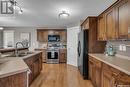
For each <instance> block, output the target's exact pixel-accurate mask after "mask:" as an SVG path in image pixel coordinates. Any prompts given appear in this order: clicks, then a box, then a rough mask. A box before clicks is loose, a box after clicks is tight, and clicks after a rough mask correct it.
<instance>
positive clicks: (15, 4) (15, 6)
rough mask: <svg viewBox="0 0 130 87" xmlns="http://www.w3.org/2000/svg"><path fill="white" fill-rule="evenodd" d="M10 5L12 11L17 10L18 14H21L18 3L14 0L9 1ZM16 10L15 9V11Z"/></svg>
mask: <svg viewBox="0 0 130 87" xmlns="http://www.w3.org/2000/svg"><path fill="white" fill-rule="evenodd" d="M9 1H10V3H11V7H12V8H13V9H14V10H18V13H19V14H22V13H23V10H22V8H21V7H20V6H19V4H18V2H17V1H16V0H9ZM16 8H17V9H16Z"/></svg>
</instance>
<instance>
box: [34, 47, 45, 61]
mask: <svg viewBox="0 0 130 87" xmlns="http://www.w3.org/2000/svg"><path fill="white" fill-rule="evenodd" d="M46 50H47V49H35V51H42V62H43V63H46V55H47V54H46Z"/></svg>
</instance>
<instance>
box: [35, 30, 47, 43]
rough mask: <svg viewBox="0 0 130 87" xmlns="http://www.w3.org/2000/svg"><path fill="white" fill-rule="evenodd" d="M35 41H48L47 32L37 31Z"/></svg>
mask: <svg viewBox="0 0 130 87" xmlns="http://www.w3.org/2000/svg"><path fill="white" fill-rule="evenodd" d="M37 41H39V42H47V41H48V31H46V30H44V31H42V30H37Z"/></svg>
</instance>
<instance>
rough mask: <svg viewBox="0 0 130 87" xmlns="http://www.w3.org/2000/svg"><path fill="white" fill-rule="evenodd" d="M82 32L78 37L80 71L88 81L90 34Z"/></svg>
mask: <svg viewBox="0 0 130 87" xmlns="http://www.w3.org/2000/svg"><path fill="white" fill-rule="evenodd" d="M88 32H89V30H82V31H81V32H80V33H79V35H78V69H79V71H80V73H81V75H82V76H83V78H84V79H88V38H89V37H88V36H89V35H88V34H89V33H88Z"/></svg>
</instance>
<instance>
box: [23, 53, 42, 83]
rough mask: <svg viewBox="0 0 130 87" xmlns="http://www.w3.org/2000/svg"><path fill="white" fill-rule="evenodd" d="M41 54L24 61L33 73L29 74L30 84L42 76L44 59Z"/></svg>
mask: <svg viewBox="0 0 130 87" xmlns="http://www.w3.org/2000/svg"><path fill="white" fill-rule="evenodd" d="M41 55H42V54H41V53H39V54H37V55H35V56H31V57H29V58H27V59H25V60H24V61H25V62H26V64H27V65H28V67H29V68H30V70H31V73H30V74H29V84H31V83H32V81H33V80H34V79H35V78H36V77H37V76H38V75H39V74H40V72H41V70H42V58H41Z"/></svg>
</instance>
